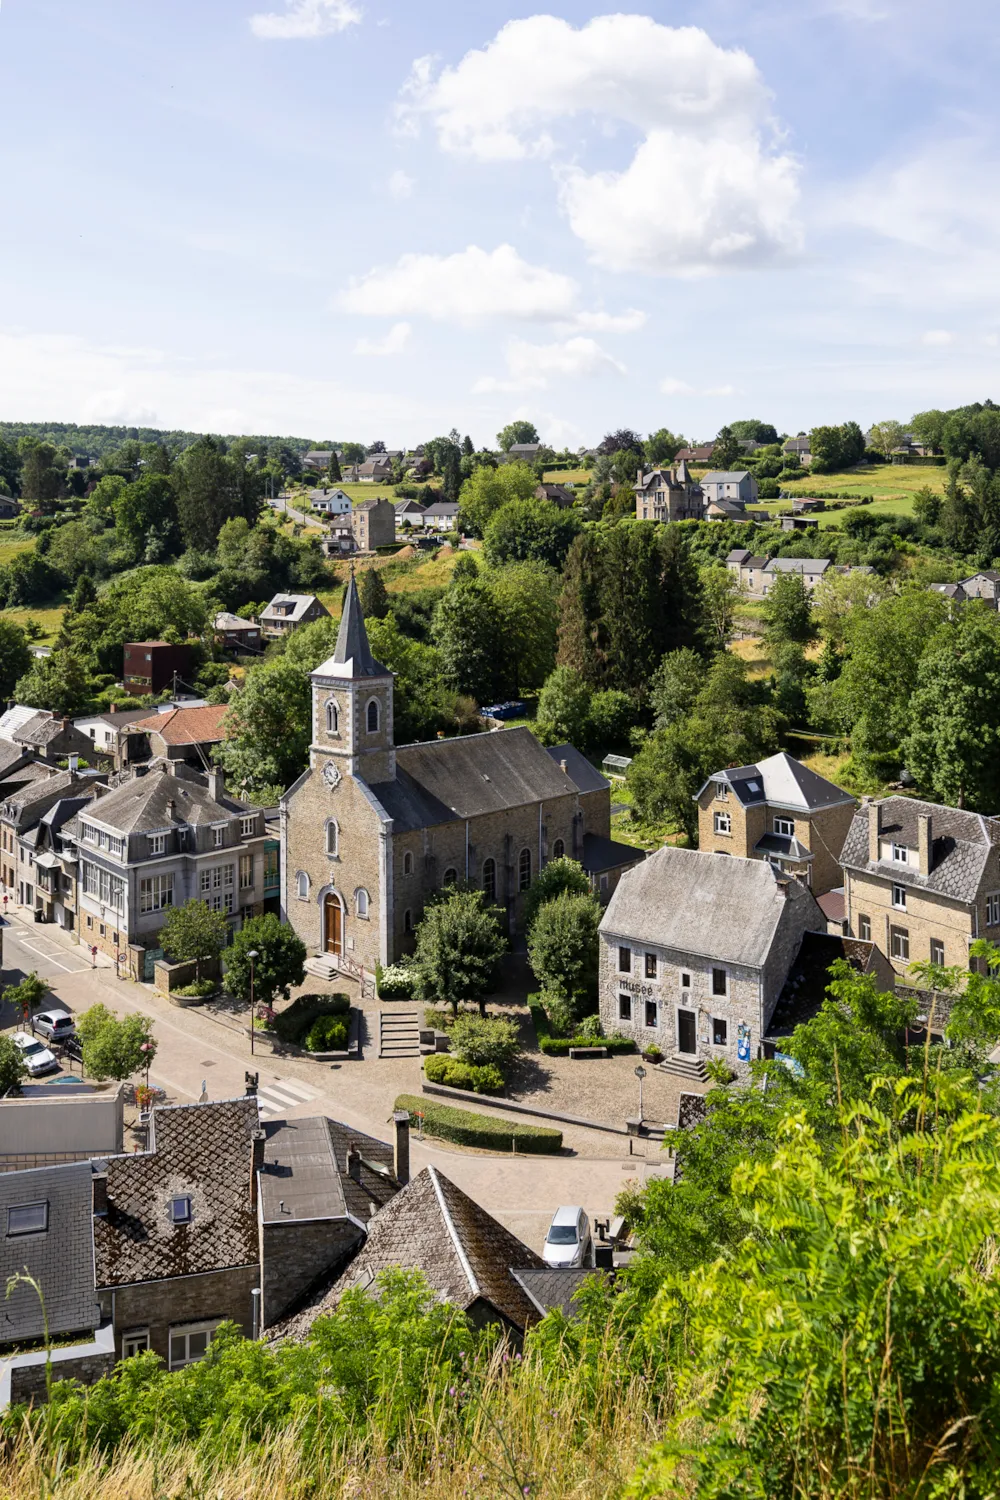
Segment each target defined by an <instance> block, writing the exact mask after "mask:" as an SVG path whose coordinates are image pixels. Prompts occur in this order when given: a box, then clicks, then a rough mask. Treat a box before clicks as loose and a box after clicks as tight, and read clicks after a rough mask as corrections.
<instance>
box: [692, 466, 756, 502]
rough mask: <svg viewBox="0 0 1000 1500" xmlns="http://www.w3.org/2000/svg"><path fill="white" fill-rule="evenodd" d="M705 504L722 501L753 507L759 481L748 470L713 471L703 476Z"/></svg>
mask: <svg viewBox="0 0 1000 1500" xmlns="http://www.w3.org/2000/svg"><path fill="white" fill-rule="evenodd" d="M701 488H702V493H703V494H704V496H705V504H706V505H711V504H712V503H713V502H717V501H720V500H729V501H735V503H736V504H737V505H740V506H744V505H752V504H753V503H754V501H755V500H756V499H757V481H756V479H755V478H754V477H753V475H752V474H751V473H750V471H749V470H748V469H712V470H711V471H710V472H709V473H708V474H703V475H702V476H701Z"/></svg>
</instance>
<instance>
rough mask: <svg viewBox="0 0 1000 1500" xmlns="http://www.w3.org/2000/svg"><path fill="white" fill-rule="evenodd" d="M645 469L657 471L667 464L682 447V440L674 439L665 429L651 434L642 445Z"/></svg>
mask: <svg viewBox="0 0 1000 1500" xmlns="http://www.w3.org/2000/svg"><path fill="white" fill-rule="evenodd" d="M643 447H644V449H645V457H646V464H647V467H648V468H650V469H658V468H660V467H662V465H663V464H669V463H670V462H671V461H672V460H673V459H674V458H675V457H676V456H677V454H678V453H679V452H680V451H681V449H682V448H683V447H684V439H683V438H682V437H675V436H674V434H673V433H672V432H671V431H670V429H669V428H667V427H660V428H658V429H657V431H656V432H651V433H650V434H649V437H648V438H647V439H646V441H645V443H644V444H643Z"/></svg>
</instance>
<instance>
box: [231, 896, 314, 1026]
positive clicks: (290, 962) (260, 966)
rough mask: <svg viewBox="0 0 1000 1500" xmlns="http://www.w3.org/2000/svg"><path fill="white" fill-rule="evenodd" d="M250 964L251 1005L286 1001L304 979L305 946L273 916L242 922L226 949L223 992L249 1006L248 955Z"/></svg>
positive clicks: (288, 928)
mask: <svg viewBox="0 0 1000 1500" xmlns="http://www.w3.org/2000/svg"><path fill="white" fill-rule="evenodd" d="M251 952H256V954H257V957H256V958H255V959H254V960H253V992H254V1004H255V1005H273V1004H274V1001H275V999H276V998H277V996H278V995H281V996H282V997H283V998H284V999H285V1000H287V999H288V994H289V991H290V990H291V988H292V986H293V985H297V984H301V983H302V982H303V980H304V979H305V977H306V971H305V962H306V956H307V949H306V945H305V943H304V942H303V941H302V939H301V938H300V937H299V935H298V934H297V933H296V931H295V929H294V928H293V927H289V926H288V924H287V923H286V922H282V921H281V920H280V918H279V917H277V916H275V914H274V912H267V913H266V914H265V915H264V916H262V917H251V918H250V919H249V921H247V922H244V923H243V926H242V927H241V928H240V930H239V932H237V933H236V935H235V936H234V938H233V941H232V943H231V944H230V945H229V947H228V948H227V949H226V989H227V990H228V991H229V993H230V994H231V995H235V997H236V999H237V1000H242V1001H244V1002H245V1003H246V1004H249V1003H250V954H251Z"/></svg>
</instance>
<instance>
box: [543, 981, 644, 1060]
mask: <svg viewBox="0 0 1000 1500" xmlns="http://www.w3.org/2000/svg"><path fill="white" fill-rule="evenodd" d="M528 1009H529V1010H530V1011H531V1019H532V1020H533V1021H534V1023H535V1035H536V1037H537V1038H538V1050H539V1051H540V1052H544V1053H545V1056H546V1057H568V1056H569V1049H570V1048H571V1047H605V1048H606V1049H607V1051H608V1054H609V1055H610V1056H612V1057H615V1056H618V1055H619V1054H621V1053H626V1052H634V1051H635V1042H633V1040H632V1038H631V1037H627V1036H553V1035H552V1029H551V1027H550V1026H549V1018H548V1016H547V1015H546V1013H545V1006H544V1005H543V1004H542V1002H541V1001H540V1000H539V998H538V996H537V995H529V996H528Z"/></svg>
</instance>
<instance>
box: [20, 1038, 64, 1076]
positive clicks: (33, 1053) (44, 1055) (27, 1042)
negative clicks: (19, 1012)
mask: <svg viewBox="0 0 1000 1500" xmlns="http://www.w3.org/2000/svg"><path fill="white" fill-rule="evenodd" d="M12 1040H13V1043H14V1046H15V1047H17V1048H18V1049H19V1051H20V1053H21V1056H22V1057H23V1058H24V1065H25V1067H26V1068H27V1070H28V1072H29V1074H30V1075H31V1077H32V1078H37V1077H38V1076H39V1074H40V1073H52V1072H55V1071H56V1069H58V1067H59V1064H58V1062H57V1061H56V1059H55V1055H54V1054H53V1053H51V1052H50V1051H49V1049H48V1047H43V1046H42V1044H41V1042H40V1041H38V1039H37V1038H36V1037H33V1036H29V1035H28V1033H27V1032H26V1031H15V1032H14V1035H13V1038H12Z"/></svg>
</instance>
